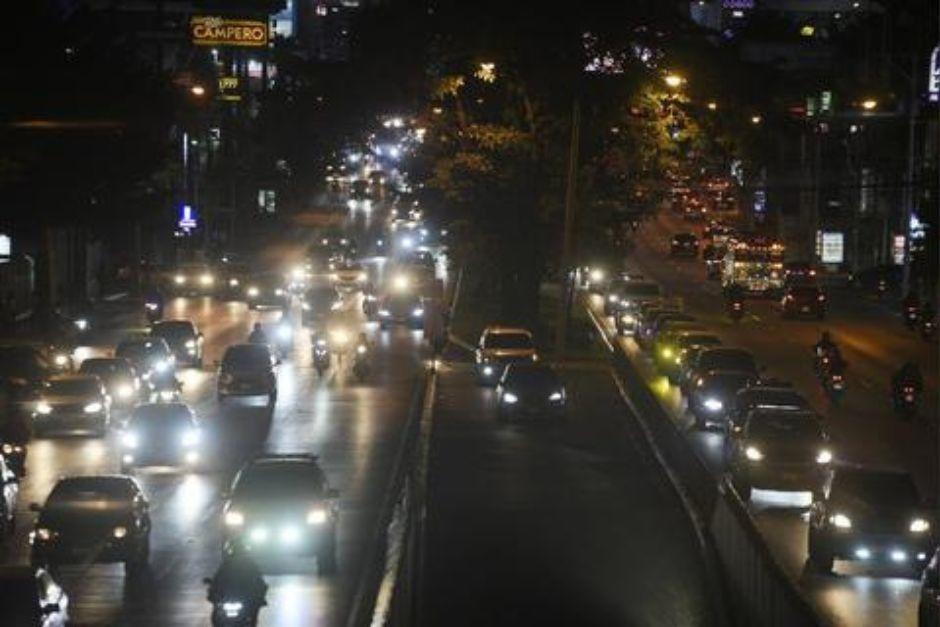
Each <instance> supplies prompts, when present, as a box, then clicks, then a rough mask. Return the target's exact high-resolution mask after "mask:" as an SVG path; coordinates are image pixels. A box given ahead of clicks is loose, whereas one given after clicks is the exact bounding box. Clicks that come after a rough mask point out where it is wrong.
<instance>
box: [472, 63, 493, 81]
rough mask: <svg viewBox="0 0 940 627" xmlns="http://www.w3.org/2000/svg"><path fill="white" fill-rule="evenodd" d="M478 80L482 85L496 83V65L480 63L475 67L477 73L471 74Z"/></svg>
mask: <svg viewBox="0 0 940 627" xmlns="http://www.w3.org/2000/svg"><path fill="white" fill-rule="evenodd" d="M473 75H474V76H476V77H477V78H478V79H480V80H481V81H483V82H484V83H495V82H496V64H495V63H489V62H486V63H481V64H480V65H479V66H477V71H476V72H474V73H473Z"/></svg>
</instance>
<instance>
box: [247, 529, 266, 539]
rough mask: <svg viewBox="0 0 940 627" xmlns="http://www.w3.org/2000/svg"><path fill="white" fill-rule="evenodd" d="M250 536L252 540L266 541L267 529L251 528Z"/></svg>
mask: <svg viewBox="0 0 940 627" xmlns="http://www.w3.org/2000/svg"><path fill="white" fill-rule="evenodd" d="M250 537H251V540H252V541H253V542H267V541H268V530H267V529H265V528H264V527H258V528H257V529H252V530H251V536H250Z"/></svg>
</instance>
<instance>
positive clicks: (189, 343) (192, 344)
mask: <svg viewBox="0 0 940 627" xmlns="http://www.w3.org/2000/svg"><path fill="white" fill-rule="evenodd" d="M186 348H196V340H186Z"/></svg>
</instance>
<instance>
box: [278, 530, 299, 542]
mask: <svg viewBox="0 0 940 627" xmlns="http://www.w3.org/2000/svg"><path fill="white" fill-rule="evenodd" d="M298 541H300V531H299V530H298V529H297V527H284V528H283V529H281V543H282V544H297V542H298Z"/></svg>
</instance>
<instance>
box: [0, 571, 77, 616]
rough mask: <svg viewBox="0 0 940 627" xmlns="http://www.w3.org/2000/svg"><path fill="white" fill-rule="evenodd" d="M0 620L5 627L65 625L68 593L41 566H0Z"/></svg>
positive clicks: (67, 610) (67, 614) (67, 611)
mask: <svg viewBox="0 0 940 627" xmlns="http://www.w3.org/2000/svg"><path fill="white" fill-rule="evenodd" d="M0 621H2V622H3V624H4V625H8V626H9V627H65V625H67V624H68V622H69V597H68V595H67V594H65V592H64V591H63V590H62V588H61V587H60V586H59V585H58V584H57V583H56V582H55V580H54V579H53V578H52V575H50V574H49V573H48V571H46V570H45V569H43V568H34V567H32V566H3V567H0Z"/></svg>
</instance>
